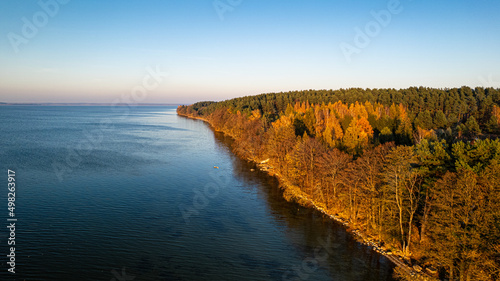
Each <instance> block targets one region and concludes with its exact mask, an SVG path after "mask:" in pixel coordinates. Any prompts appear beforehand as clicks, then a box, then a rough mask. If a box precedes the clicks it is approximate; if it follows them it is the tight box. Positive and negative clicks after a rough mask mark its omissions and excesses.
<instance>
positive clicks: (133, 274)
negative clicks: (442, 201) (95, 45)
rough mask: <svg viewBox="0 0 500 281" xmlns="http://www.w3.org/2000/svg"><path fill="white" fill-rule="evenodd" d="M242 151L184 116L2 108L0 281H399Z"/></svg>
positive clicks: (170, 110)
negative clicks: (11, 217)
mask: <svg viewBox="0 0 500 281" xmlns="http://www.w3.org/2000/svg"><path fill="white" fill-rule="evenodd" d="M230 143H231V140H230V139H228V138H227V137H224V136H223V135H221V134H218V133H214V132H213V131H212V130H211V129H210V128H209V126H208V125H206V124H205V123H203V122H201V121H197V120H190V119H186V118H183V117H178V116H177V115H176V113H175V108H174V107H138V108H132V109H130V110H128V109H127V108H126V107H124V108H114V109H112V108H109V107H36V106H19V107H17V106H9V107H5V106H3V107H0V159H1V160H0V166H1V170H2V172H1V173H0V174H2V175H3V176H0V183H2V184H1V186H4V188H3V189H0V210H3V211H2V212H0V229H2V231H1V232H0V234H1V237H0V256H1V257H2V258H1V264H2V265H1V268H0V269H1V272H0V280H24V279H26V280H106V281H108V280H117V281H121V280H135V281H140V280H392V279H391V273H392V269H393V266H392V265H391V264H390V263H389V261H388V260H387V259H385V258H384V257H382V256H380V255H378V254H376V253H374V252H372V251H370V250H369V249H367V247H365V246H363V245H360V244H359V243H357V242H355V241H354V240H353V239H352V238H351V237H350V236H349V235H348V234H347V233H346V232H345V231H344V230H343V228H342V227H340V226H339V225H337V224H336V223H333V222H331V221H330V220H328V219H326V218H325V217H324V216H323V215H321V214H320V213H318V212H316V211H313V210H309V209H305V208H302V207H300V206H297V205H296V204H293V203H288V202H286V201H284V200H283V199H282V196H281V193H280V190H279V189H278V186H277V182H276V181H275V180H274V179H273V178H271V177H269V176H267V175H266V174H264V173H262V172H258V171H254V172H252V171H251V169H253V168H255V167H254V166H253V165H252V164H251V163H248V162H246V161H243V160H241V159H239V158H237V157H235V156H234V155H233V154H232V153H231V149H230ZM214 166H218V167H219V169H214ZM7 169H12V170H15V172H16V184H17V190H16V209H15V215H16V218H17V219H18V221H17V222H16V236H15V239H16V245H15V247H16V252H15V254H16V273H15V274H11V273H8V272H7V268H8V265H7V257H6V255H8V254H9V253H8V246H7V238H8V235H9V232H8V230H7V228H6V226H7V225H8V224H7V217H8V211H7ZM1 190H3V191H1ZM2 202H3V203H2ZM325 245H327V246H325Z"/></svg>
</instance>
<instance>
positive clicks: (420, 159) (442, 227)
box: [178, 87, 500, 280]
mask: <svg viewBox="0 0 500 281" xmlns="http://www.w3.org/2000/svg"><path fill="white" fill-rule="evenodd" d="M499 93H500V91H499V90H498V89H482V88H476V89H474V90H472V89H470V88H466V87H463V88H460V89H445V90H440V89H428V88H410V89H406V90H399V91H397V90H391V89H386V90H362V89H350V90H338V91H306V92H292V93H279V94H269V95H259V96H255V97H245V98H238V99H233V100H229V101H224V102H218V103H214V102H204V103H197V104H194V105H192V106H181V107H179V108H178V113H179V114H183V115H189V116H201V117H203V118H206V119H207V120H208V121H209V122H210V123H211V124H212V125H213V126H214V127H215V128H216V129H218V130H221V131H223V132H225V133H227V134H229V135H231V136H233V137H234V138H235V140H236V141H235V143H234V149H235V151H236V152H237V153H238V154H240V155H241V156H243V157H246V158H250V159H253V160H255V161H262V160H264V159H269V163H270V165H271V166H272V167H273V169H272V172H273V173H274V174H276V175H278V176H279V178H280V179H281V182H282V183H283V185H284V188H285V196H287V197H289V198H293V199H295V200H297V201H299V202H307V201H309V200H311V201H312V202H314V204H315V205H317V206H319V207H321V208H323V209H324V210H326V211H327V212H328V213H330V214H333V215H336V216H338V217H342V218H344V219H347V220H349V222H350V223H351V224H352V225H354V226H355V227H356V228H359V229H362V231H363V232H364V233H366V234H368V235H370V236H372V237H374V238H375V239H377V240H379V241H383V243H385V246H386V247H388V248H393V249H394V250H395V251H396V252H400V253H401V254H402V255H403V256H405V257H407V258H408V259H409V261H410V262H413V263H415V262H417V263H419V264H421V265H430V264H432V265H434V266H437V267H439V268H440V274H441V277H444V276H446V277H447V278H449V279H450V280H455V279H457V278H460V280H497V279H500V242H499V241H500V162H499V161H500V141H499V140H497V139H496V134H498V132H499V130H500V107H499V106H498V105H499V102H500V100H499ZM421 100H422V103H423V104H420V101H421Z"/></svg>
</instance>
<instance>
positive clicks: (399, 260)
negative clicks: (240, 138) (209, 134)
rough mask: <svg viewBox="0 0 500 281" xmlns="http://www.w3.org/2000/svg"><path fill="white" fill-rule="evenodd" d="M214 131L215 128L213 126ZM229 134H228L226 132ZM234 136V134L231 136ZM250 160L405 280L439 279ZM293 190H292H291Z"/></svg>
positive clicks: (430, 269) (264, 163) (266, 166)
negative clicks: (404, 277)
mask: <svg viewBox="0 0 500 281" xmlns="http://www.w3.org/2000/svg"><path fill="white" fill-rule="evenodd" d="M178 115H179V116H183V117H186V118H191V119H197V120H202V121H204V122H207V123H208V124H209V125H210V126H211V127H212V128H214V127H213V125H212V124H211V123H210V121H209V120H208V119H206V118H202V117H198V116H189V115H185V114H179V113H178ZM214 130H216V131H220V130H217V129H216V128H214ZM220 132H222V133H224V134H227V133H226V132H224V131H220ZM228 135H229V136H231V135H230V134H228ZM231 137H234V136H231ZM247 160H248V161H250V162H253V163H255V164H256V166H257V168H258V169H259V170H260V171H263V172H266V173H268V174H269V175H270V176H273V177H276V178H277V179H278V181H279V182H280V187H281V188H282V189H283V190H284V192H286V193H287V194H288V195H290V198H289V199H290V200H293V201H296V202H297V203H299V204H301V205H303V206H306V207H310V208H314V209H316V210H318V211H320V212H321V213H323V214H324V215H326V216H327V217H329V218H331V219H332V220H334V221H336V222H339V223H341V224H342V225H343V226H344V227H345V228H346V230H347V231H348V232H350V233H352V235H353V236H354V237H356V238H357V240H358V241H359V242H360V243H363V244H365V245H367V246H368V247H370V248H371V249H372V250H374V251H376V252H377V253H379V254H381V255H383V256H385V257H386V258H387V259H389V260H390V261H391V262H393V263H394V264H395V265H396V266H397V267H398V268H400V269H401V271H402V272H403V273H404V274H405V275H406V277H407V278H406V279H407V280H425V281H434V280H439V279H438V278H436V277H435V276H437V270H436V269H435V268H433V267H426V268H423V267H422V266H420V265H413V266H412V265H410V264H409V262H408V261H407V260H405V259H404V257H403V255H402V253H401V252H399V251H392V250H390V249H387V248H386V247H384V246H382V242H381V241H377V240H376V239H374V238H372V237H369V236H368V235H366V234H365V233H363V232H362V231H361V230H359V229H357V228H356V227H354V226H352V225H351V224H350V222H349V221H348V220H347V219H345V218H342V217H339V216H337V215H335V214H331V213H329V212H328V211H327V210H325V209H324V208H323V207H321V206H318V205H319V204H317V203H316V202H314V201H313V200H311V199H310V198H308V197H307V196H306V195H304V194H300V193H298V192H295V190H299V189H298V188H293V185H292V184H291V183H289V182H288V181H287V180H286V179H285V178H284V177H283V176H281V175H280V174H279V173H277V172H276V171H275V170H274V168H273V167H272V166H271V165H269V159H265V160H257V159H251V158H248V159H247ZM292 190H293V191H292Z"/></svg>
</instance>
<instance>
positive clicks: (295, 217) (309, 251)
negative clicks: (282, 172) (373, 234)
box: [214, 132, 395, 280]
mask: <svg viewBox="0 0 500 281" xmlns="http://www.w3.org/2000/svg"><path fill="white" fill-rule="evenodd" d="M214 138H215V139H216V143H217V145H218V146H220V148H222V149H225V150H228V151H229V152H230V153H229V154H230V155H231V160H232V164H233V176H234V177H235V178H237V179H239V180H241V181H243V182H245V187H246V188H248V189H251V190H249V192H256V193H257V196H258V198H259V199H261V200H262V201H263V202H265V204H266V206H267V210H268V213H269V214H270V215H271V216H272V217H273V218H274V219H275V220H276V221H277V222H280V223H283V224H284V226H285V228H286V229H287V230H286V232H287V236H288V239H289V240H290V241H291V243H292V244H293V245H294V247H295V250H296V251H297V252H298V253H299V255H301V256H302V257H303V261H302V263H299V264H292V265H285V266H286V267H287V268H288V270H286V271H285V274H284V275H283V278H282V280H313V279H314V278H311V277H312V276H311V275H310V273H312V272H314V271H316V270H318V269H319V268H324V269H326V270H328V271H329V275H330V277H331V278H332V280H395V279H394V278H393V277H392V273H393V270H394V265H393V264H392V263H391V262H390V261H389V260H388V259H387V258H386V257H384V256H382V255H380V254H379V253H377V252H375V251H373V250H371V249H370V248H369V247H368V246H366V245H363V244H362V243H360V242H358V241H356V239H355V238H354V237H353V236H352V235H351V234H349V233H348V232H347V230H346V229H345V227H344V226H343V225H341V224H340V223H338V222H335V221H333V220H332V219H330V218H329V217H327V216H325V215H324V214H323V213H321V212H319V211H317V210H314V209H312V208H305V207H302V206H300V205H299V204H297V203H295V202H288V201H286V200H285V199H284V197H283V191H282V190H281V188H280V187H279V182H278V180H277V179H276V178H275V177H273V176H270V175H269V174H267V173H266V172H263V171H260V170H259V169H258V168H257V166H256V165H255V163H253V162H250V161H247V160H244V159H242V158H240V157H238V156H236V155H235V154H234V153H233V152H232V145H233V143H234V140H233V139H232V138H231V137H228V136H226V135H224V134H223V133H220V132H214ZM247 259H248V260H249V259H250V257H247Z"/></svg>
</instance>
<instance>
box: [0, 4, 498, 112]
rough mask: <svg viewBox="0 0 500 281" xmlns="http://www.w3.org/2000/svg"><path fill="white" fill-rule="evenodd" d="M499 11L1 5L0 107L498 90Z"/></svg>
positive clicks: (488, 7) (483, 7) (463, 7)
mask: <svg viewBox="0 0 500 281" xmlns="http://www.w3.org/2000/svg"><path fill="white" fill-rule="evenodd" d="M65 2H67V3H65ZM43 3H45V4H46V5H48V6H47V7H49V8H46V9H44V8H43V6H44V4H43ZM54 3H57V5H54ZM49 4H50V5H49ZM391 7H392V8H391ZM498 11H500V1H497V0H474V1H472V0H471V1H463V0H443V1H430V0H413V1H411V0H400V1H397V0H388V1H378V0H377V1H374V0H362V1H353V0H324V1H319V0H308V1H306V0H304V1H297V0H273V1H264V0H216V1H213V0H171V1H97V0H86V1H83V0H71V1H68V0H64V1H63V0H60V1H59V2H57V1H56V0H42V1H39V2H37V1H0V34H1V39H0V102H98V103H101V102H102V103H109V102H113V101H114V100H116V99H117V98H120V97H123V96H127V95H130V94H131V93H132V92H133V91H135V90H137V89H139V88H140V87H142V89H146V88H147V89H146V90H145V91H142V92H141V95H142V96H141V97H142V98H141V100H140V101H141V102H145V103H186V104H188V103H193V102H196V101H200V100H224V99H228V98H233V97H239V96H246V95H255V94H260V93H267V92H280V91H289V90H304V89H338V88H351V87H361V88H406V87H410V86H426V87H437V88H445V87H449V88H451V87H460V86H463V85H466V86H470V87H476V86H483V87H500V67H499V65H500V52H499V50H500V18H499V17H498ZM376 14H378V15H381V16H379V18H378V21H377V16H374V15H376ZM387 15H390V18H388V17H387ZM26 22H28V23H26ZM31 24H32V25H33V26H34V27H35V28H36V29H37V30H36V32H33V29H30V28H29V27H26V26H29V25H31ZM23 29H24V33H23ZM360 32H361V33H362V34H361V35H360ZM25 35H27V36H25ZM28 37H29V38H28ZM345 46H350V47H349V48H350V49H349V48H348V49H347V50H350V51H352V50H355V52H352V53H351V55H347V56H346V54H345V50H346V48H345ZM148 69H149V70H148ZM151 70H155V71H157V72H158V71H159V72H160V73H161V75H160V76H158V75H157V77H156V79H154V77H149V76H151V74H150V72H151ZM165 73H168V76H166V75H165ZM145 81H146V82H145ZM144 83H146V85H147V87H145V84H144ZM138 87H139V88H138ZM139 92H140V91H139ZM139 92H137V93H139ZM137 93H136V94H137Z"/></svg>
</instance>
